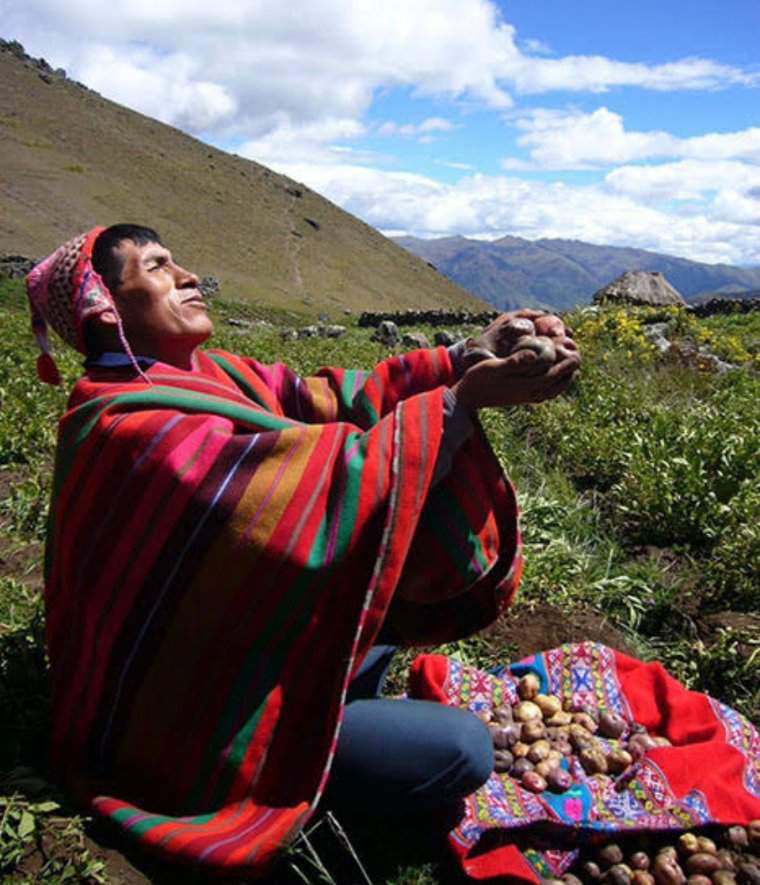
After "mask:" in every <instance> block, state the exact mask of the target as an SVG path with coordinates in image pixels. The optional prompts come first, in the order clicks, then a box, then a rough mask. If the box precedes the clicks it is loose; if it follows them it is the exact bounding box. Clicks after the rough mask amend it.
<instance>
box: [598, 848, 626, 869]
mask: <svg viewBox="0 0 760 885" xmlns="http://www.w3.org/2000/svg"><path fill="white" fill-rule="evenodd" d="M596 859H597V860H598V861H599V863H601V864H602V865H603V866H605V867H611V866H613V865H614V864H616V863H622V862H623V849H622V848H621V847H620V846H619V845H618V844H617V842H608V843H607V844H606V845H602V846H600V847H599V849H598V850H597V852H596Z"/></svg>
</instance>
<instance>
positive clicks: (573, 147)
mask: <svg viewBox="0 0 760 885" xmlns="http://www.w3.org/2000/svg"><path fill="white" fill-rule="evenodd" d="M513 120H514V124H515V126H516V127H517V129H518V130H519V131H520V132H521V133H522V134H521V135H520V136H519V138H518V144H519V145H520V146H521V147H524V148H526V149H527V150H528V153H529V156H530V161H529V162H525V161H520V160H515V159H514V158H511V157H509V158H506V159H505V160H504V161H503V165H504V168H507V169H518V168H541V169H557V170H569V169H590V168H594V167H597V166H610V165H615V164H618V163H630V162H633V161H637V160H652V159H662V158H666V157H684V158H693V159H696V160H712V161H721V160H745V161H747V162H750V163H760V128H757V127H752V128H749V129H745V130H743V131H741V132H726V133H717V132H714V133H708V134H706V135H700V136H694V137H691V138H677V137H676V136H674V135H671V134H669V133H667V132H663V131H657V130H653V131H649V132H635V131H630V130H627V129H626V128H625V124H624V122H623V118H622V116H621V115H620V114H616V113H614V112H613V111H610V110H609V109H608V108H606V107H601V108H597V109H596V110H594V111H591V112H582V111H579V110H574V109H570V110H554V109H545V108H534V109H532V110H530V111H525V112H522V113H519V114H516V115H514V118H513Z"/></svg>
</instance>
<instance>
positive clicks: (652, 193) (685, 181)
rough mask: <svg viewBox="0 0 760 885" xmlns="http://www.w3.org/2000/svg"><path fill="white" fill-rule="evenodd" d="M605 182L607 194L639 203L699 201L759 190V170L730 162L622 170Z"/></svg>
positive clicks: (626, 168)
mask: <svg viewBox="0 0 760 885" xmlns="http://www.w3.org/2000/svg"><path fill="white" fill-rule="evenodd" d="M605 182H606V184H607V186H608V188H609V189H610V190H612V191H614V192H616V193H618V194H625V195H627V196H630V197H633V198H635V199H639V200H647V201H652V200H658V201H662V200H702V199H704V198H705V197H706V196H707V195H709V194H711V193H715V192H720V191H723V190H730V191H734V192H749V191H750V190H751V189H752V188H753V187H758V186H760V166H750V165H749V164H747V163H741V162H738V161H729V160H723V161H718V162H710V161H706V160H680V161H679V162H677V163H662V164H659V165H657V166H621V167H620V168H618V169H614V170H613V171H612V172H610V173H609V174H608V175H607V176H606V177H605Z"/></svg>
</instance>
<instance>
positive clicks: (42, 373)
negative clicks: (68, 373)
mask: <svg viewBox="0 0 760 885" xmlns="http://www.w3.org/2000/svg"><path fill="white" fill-rule="evenodd" d="M37 377H38V378H39V379H40V381H44V382H45V384H60V383H61V373H60V372H59V371H58V366H56V364H55V360H54V359H53V357H52V356H50V354H49V353H41V354H40V355H39V356H38V357H37Z"/></svg>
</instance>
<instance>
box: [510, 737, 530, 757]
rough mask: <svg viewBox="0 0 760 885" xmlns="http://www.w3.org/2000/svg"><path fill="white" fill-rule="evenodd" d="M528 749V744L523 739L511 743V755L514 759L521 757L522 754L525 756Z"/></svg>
mask: <svg viewBox="0 0 760 885" xmlns="http://www.w3.org/2000/svg"><path fill="white" fill-rule="evenodd" d="M528 750H530V744H526V743H525V742H524V741H517V743H516V744H513V745H512V755H513V756H514V757H515V759H522V758H523V757H524V756H527V755H528Z"/></svg>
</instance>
